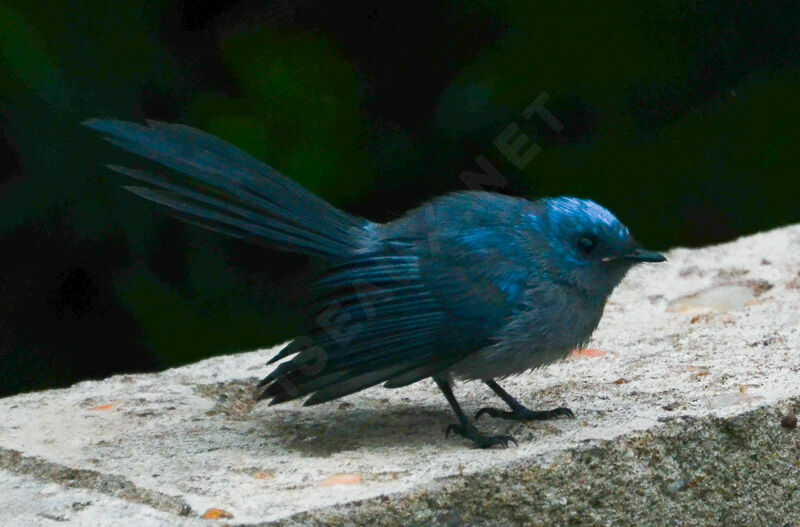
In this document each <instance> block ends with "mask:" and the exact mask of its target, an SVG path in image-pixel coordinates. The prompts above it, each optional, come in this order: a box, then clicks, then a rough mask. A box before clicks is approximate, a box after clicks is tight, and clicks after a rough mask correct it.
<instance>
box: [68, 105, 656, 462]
mask: <svg viewBox="0 0 800 527" xmlns="http://www.w3.org/2000/svg"><path fill="white" fill-rule="evenodd" d="M83 124H85V125H86V126H88V127H89V128H91V129H93V130H95V131H97V132H100V133H101V134H102V135H103V137H104V138H105V139H106V140H108V141H109V142H111V143H112V144H114V145H117V146H118V147H120V148H122V149H124V150H127V151H129V152H132V153H134V154H137V155H139V156H141V157H143V158H147V159H149V160H152V161H155V162H157V163H159V164H160V165H162V166H163V167H165V168H167V169H169V170H168V171H166V172H165V171H163V170H159V171H158V172H152V171H149V170H142V169H134V168H128V167H125V166H120V165H106V166H107V167H108V168H110V169H112V170H114V171H116V172H119V173H121V174H124V175H125V176H128V177H129V178H131V179H133V180H136V181H137V182H138V183H137V184H134V185H126V186H125V187H124V188H125V189H127V190H129V191H130V192H132V193H134V194H136V195H138V196H140V197H142V198H145V199H147V200H150V201H153V202H155V203H158V204H160V205H162V206H164V207H166V208H167V209H169V211H170V212H171V213H172V214H173V215H174V216H176V217H177V218H179V219H181V220H183V221H185V222H188V223H190V224H194V225H197V226H200V227H203V228H206V229H210V230H211V231H215V232H217V233H220V234H222V235H225V236H230V237H233V238H237V239H240V240H243V241H245V242H250V243H255V244H260V245H266V246H270V247H273V248H276V249H279V250H284V251H290V252H296V253H302V254H306V255H308V256H310V257H314V258H318V259H320V260H322V261H323V262H325V264H326V265H325V270H324V272H323V273H321V276H319V277H318V279H317V280H316V281H315V283H314V284H313V288H312V299H311V306H312V309H311V315H310V316H309V317H308V321H307V323H306V326H305V329H306V333H305V335H304V336H302V337H299V338H296V339H294V340H292V341H291V342H290V343H289V344H288V345H286V346H285V347H284V348H282V349H281V350H280V351H279V352H278V353H277V354H276V355H275V356H274V357H273V358H272V359H271V360H270V361H269V362H268V364H275V363H279V364H277V365H276V366H275V367H274V369H273V370H272V371H270V372H269V373H268V374H267V375H266V376H265V377H264V378H263V380H261V382H260V383H258V388H257V392H256V398H257V399H259V400H261V399H269V402H270V403H269V404H272V405H274V404H279V403H284V402H287V401H291V400H295V399H300V398H305V401H304V404H305V405H315V404H320V403H325V402H328V401H332V400H334V399H338V398H340V397H343V396H346V395H348V394H352V393H355V392H358V391H361V390H364V389H366V388H369V387H372V386H376V385H379V384H380V385H383V386H384V387H386V388H401V387H405V386H409V385H411V384H413V383H416V382H418V381H421V380H423V379H428V378H432V379H433V381H434V382H435V383H436V385H437V386H438V388H439V389H440V390H441V392H442V393H443V395H444V397H445V398H446V399H447V402H448V403H449V405H450V406H451V407H452V410H453V412H454V413H455V416H456V420H457V422H456V423H453V424H450V425H448V426H447V427H446V430H445V435H446V436H449V435H450V434H451V433H452V434H454V435H458V436H462V437H463V438H465V439H467V440H469V441H471V442H472V444H473V445H474V446H475V447H479V448H489V447H494V446H497V447H501V448H503V447H507V446H509V444H510V443H514V444H516V441H515V439H514V437H513V436H511V435H508V434H500V435H491V434H487V433H484V432H482V431H481V430H480V429H479V428H478V426H477V421H478V418H480V417H481V416H483V415H488V416H490V417H493V418H500V419H508V420H517V421H537V420H546V419H554V418H559V417H574V413H573V412H572V411H571V410H570V409H569V408H566V407H558V408H554V409H548V410H532V409H529V408H527V407H526V406H524V405H523V404H522V403H521V402H519V401H518V400H517V399H516V398H514V397H513V396H512V395H510V394H509V393H508V392H506V391H505V390H504V389H503V388H502V387H501V386H500V384H499V383H498V380H502V379H504V378H506V377H508V376H512V375H517V374H520V373H523V372H525V371H529V370H533V369H536V368H539V367H541V366H544V365H547V364H550V363H552V362H554V361H557V360H560V359H563V358H565V357H566V356H567V355H568V354H569V353H570V352H571V351H573V350H575V349H580V348H581V347H583V346H585V344H586V343H587V342H588V340H589V337H590V336H591V334H592V332H593V331H594V329H595V328H596V327H597V325H598V323H599V321H600V319H601V317H602V314H603V309H604V306H605V304H606V300H607V298H608V297H609V295H610V294H611V292H612V291H613V290H614V288H615V287H616V286H617V285H618V284H619V283H620V281H621V280H622V278H623V277H624V275H625V274H626V272H627V271H628V270H629V269H631V268H632V267H633V266H634V265H637V264H640V263H644V262H651V263H657V262H663V261H665V260H666V258H665V257H664V256H663V255H662V254H660V253H658V252H652V251H647V250H645V249H643V248H642V247H641V246H640V245H639V244H638V243H637V242H636V241H635V239H634V238H633V236H632V235H631V233H630V231H629V229H628V228H627V227H626V226H625V225H624V224H623V223H621V222H620V221H619V220H618V219H617V218H616V217H615V216H614V215H613V214H612V213H611V212H610V211H609V210H608V209H606V208H604V207H602V206H601V205H599V204H597V203H596V202H594V201H591V200H588V199H580V198H576V197H571V196H561V197H552V198H540V199H535V200H528V199H524V198H520V197H514V196H509V195H505V194H500V193H495V192H489V191H484V190H461V191H455V192H451V193H449V194H444V195H442V196H439V197H436V198H433V199H430V200H429V201H426V202H424V203H422V204H420V205H419V206H417V207H416V208H413V209H412V210H410V211H408V212H407V213H405V214H404V215H402V216H400V217H397V218H396V219H393V220H391V221H388V222H386V223H377V222H373V221H369V220H367V219H364V218H360V217H357V216H354V215H351V214H349V213H347V212H345V211H342V210H340V209H338V208H336V207H335V206H333V205H332V204H330V203H328V202H327V201H325V200H323V199H322V198H320V197H318V196H316V195H315V194H313V193H311V192H310V191H308V190H307V189H305V188H303V187H302V186H301V185H300V184H298V183H296V182H295V181H293V180H291V179H289V178H287V177H286V176H284V175H282V174H280V173H279V172H278V171H276V170H275V169H273V168H272V167H270V166H269V165H267V164H266V163H264V162H262V161H260V160H258V159H256V158H255V157H253V156H251V155H250V154H248V153H246V152H244V151H242V150H240V149H239V148H237V147H235V146H233V145H232V144H230V143H228V142H226V141H224V140H222V139H220V138H218V137H216V136H214V135H211V134H209V133H206V132H203V131H200V130H198V129H195V128H193V127H190V126H188V125H184V124H173V123H164V122H158V121H146V122H145V123H144V124H140V123H134V122H126V121H120V120H113V119H90V120H88V121H85V122H84V123H83ZM456 381H480V382H483V383H485V384H486V386H488V387H489V388H490V389H491V390H492V391H493V392H495V393H496V394H497V395H498V396H499V398H500V399H501V400H502V401H503V402H504V403H505V404H506V405H507V406H508V409H507V410H503V409H501V408H497V407H487V408H481V409H480V410H479V411H478V412H477V414H476V415H475V416H474V418H473V419H472V420H471V419H470V418H469V417H468V416H467V414H466V413H465V412H464V410H463V409H462V407H461V405H460V403H459V402H458V400H457V399H456V397H455V395H454V394H453V385H454V383H455V382H456Z"/></svg>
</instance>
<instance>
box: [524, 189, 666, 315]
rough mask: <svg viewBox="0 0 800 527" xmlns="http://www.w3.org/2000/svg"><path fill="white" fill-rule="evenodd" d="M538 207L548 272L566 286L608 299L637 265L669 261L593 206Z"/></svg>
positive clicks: (569, 201)
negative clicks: (546, 248)
mask: <svg viewBox="0 0 800 527" xmlns="http://www.w3.org/2000/svg"><path fill="white" fill-rule="evenodd" d="M539 205H540V207H541V208H540V213H539V214H538V216H539V218H538V221H540V222H541V224H540V227H541V228H542V229H543V232H544V234H545V236H546V243H547V246H548V250H547V251H546V253H547V260H548V262H546V264H547V268H548V269H549V271H550V272H551V273H555V274H556V275H557V277H558V279H559V281H561V282H563V283H567V284H569V285H572V286H574V287H577V288H579V289H582V290H584V291H586V292H588V293H590V294H595V295H597V296H600V295H602V298H603V300H605V297H607V296H608V295H609V294H610V293H611V291H612V290H613V289H614V287H616V286H617V284H618V283H619V282H620V281H621V280H622V277H623V276H625V273H626V272H627V271H628V269H630V268H631V267H633V266H634V265H636V264H638V263H643V262H663V261H665V260H666V258H664V256H662V255H661V254H659V253H656V252H651V251H645V250H643V249H642V248H641V247H640V246H639V244H637V243H636V241H635V240H634V239H633V236H631V233H630V231H628V228H627V227H626V226H625V225H623V224H622V222H620V221H619V220H618V219H617V218H616V217H615V216H614V215H613V214H612V213H611V212H610V211H609V210H608V209H606V208H604V207H602V206H600V205H598V204H597V203H595V202H594V201H591V200H585V199H578V198H573V197H559V198H546V199H543V200H540V202H539Z"/></svg>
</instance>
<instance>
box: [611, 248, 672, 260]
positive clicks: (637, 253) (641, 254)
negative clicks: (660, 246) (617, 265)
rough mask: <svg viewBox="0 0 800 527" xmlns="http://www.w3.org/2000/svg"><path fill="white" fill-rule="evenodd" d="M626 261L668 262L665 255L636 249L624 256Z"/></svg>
mask: <svg viewBox="0 0 800 527" xmlns="http://www.w3.org/2000/svg"><path fill="white" fill-rule="evenodd" d="M622 258H623V259H625V260H633V261H634V262H652V263H658V262H666V261H667V259H666V258H665V257H664V255H663V254H661V253H657V252H654V251H645V250H644V249H635V250H634V251H633V252H630V253H628V254H625V255H623V256H622Z"/></svg>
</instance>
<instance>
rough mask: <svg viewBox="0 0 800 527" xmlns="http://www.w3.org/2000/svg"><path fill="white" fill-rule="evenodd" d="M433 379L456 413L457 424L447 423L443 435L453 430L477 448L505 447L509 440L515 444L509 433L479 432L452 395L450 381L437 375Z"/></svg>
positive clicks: (447, 434)
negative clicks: (486, 433) (495, 434)
mask: <svg viewBox="0 0 800 527" xmlns="http://www.w3.org/2000/svg"><path fill="white" fill-rule="evenodd" d="M433 379H434V380H435V381H436V384H437V385H438V386H439V389H440V390H442V393H443V394H444V396H445V397H446V398H447V402H448V403H450V407H451V408H452V409H453V411H454V412H455V413H456V417H458V424H451V425H449V426H448V427H447V431H446V432H445V437H447V436H449V435H450V432H453V433H455V434H458V435H460V436H461V437H465V438H467V439H470V440H472V442H473V443H475V446H477V447H478V448H489V447H491V446H494V445H498V446H501V447H503V448H506V447H508V443H509V442H513V443H514V444H515V445H516V444H517V441H516V440H515V439H514V438H513V437H511V436H510V435H497V436H487V435H485V434H483V433H481V431H480V430H478V428H477V427H476V426H475V425H474V424H472V423H470V422H469V419H468V418H467V416H466V415H465V414H464V411H463V410H462V409H461V405H459V404H458V401H456V396H455V395H453V389H452V388H451V387H450V383H449V382H448V381H447V380H446V379H441V378H439V377H434V378H433Z"/></svg>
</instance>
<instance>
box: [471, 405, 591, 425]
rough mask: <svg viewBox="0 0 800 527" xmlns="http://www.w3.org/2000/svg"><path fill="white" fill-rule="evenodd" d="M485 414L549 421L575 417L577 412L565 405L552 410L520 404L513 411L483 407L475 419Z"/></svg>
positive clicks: (513, 419) (514, 419)
mask: <svg viewBox="0 0 800 527" xmlns="http://www.w3.org/2000/svg"><path fill="white" fill-rule="evenodd" d="M484 414H486V415H488V416H490V417H497V418H498V419H510V420H512V421H547V420H549V419H557V418H559V417H569V418H570V419H575V414H574V413H572V410H570V409H569V408H566V407H564V406H561V407H559V408H553V409H552V410H529V409H527V408H525V407H524V406H520V407H519V408H514V409H513V410H511V411H507V410H500V409H499V408H481V409H480V410H478V413H476V414H475V420H476V421H477V420H478V418H479V417H480V416H482V415H484Z"/></svg>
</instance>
